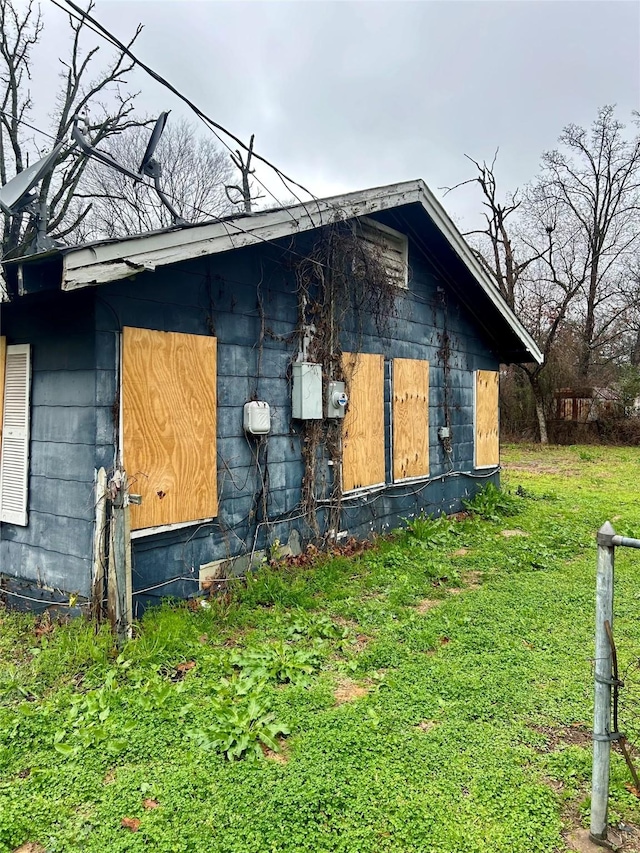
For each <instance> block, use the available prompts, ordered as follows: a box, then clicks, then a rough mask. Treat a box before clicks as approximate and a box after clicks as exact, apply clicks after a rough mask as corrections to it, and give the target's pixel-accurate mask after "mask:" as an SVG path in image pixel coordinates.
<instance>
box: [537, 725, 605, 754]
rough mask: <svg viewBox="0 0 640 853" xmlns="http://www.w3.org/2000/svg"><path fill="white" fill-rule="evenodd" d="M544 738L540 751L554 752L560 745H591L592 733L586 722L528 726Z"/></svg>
mask: <svg viewBox="0 0 640 853" xmlns="http://www.w3.org/2000/svg"><path fill="white" fill-rule="evenodd" d="M529 728H530V729H533V731H534V732H538V734H541V735H543V736H544V738H545V739H546V741H547V743H546V745H545V746H544V747H542V748H541V750H540V751H541V752H554V751H555V750H556V749H558V747H560V746H591V741H592V735H591V732H590V731H589V727H588V726H587V725H586V723H573V724H572V725H570V726H529Z"/></svg>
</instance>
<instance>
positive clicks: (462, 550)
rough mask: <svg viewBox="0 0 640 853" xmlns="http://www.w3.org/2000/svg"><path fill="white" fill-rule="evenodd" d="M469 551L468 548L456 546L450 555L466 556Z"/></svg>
mask: <svg viewBox="0 0 640 853" xmlns="http://www.w3.org/2000/svg"><path fill="white" fill-rule="evenodd" d="M469 553H470V551H469V549H468V548H458V549H457V550H456V551H453V552H452V553H451V556H452V557H466V556H467V554H469Z"/></svg>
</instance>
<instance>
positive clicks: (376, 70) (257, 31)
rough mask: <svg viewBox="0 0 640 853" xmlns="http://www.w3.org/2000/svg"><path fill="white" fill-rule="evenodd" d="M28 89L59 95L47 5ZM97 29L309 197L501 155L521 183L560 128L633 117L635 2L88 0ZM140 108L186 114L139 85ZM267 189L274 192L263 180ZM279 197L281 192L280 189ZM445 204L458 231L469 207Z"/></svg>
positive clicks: (507, 182) (53, 16)
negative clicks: (127, 43)
mask: <svg viewBox="0 0 640 853" xmlns="http://www.w3.org/2000/svg"><path fill="white" fill-rule="evenodd" d="M43 11H44V12H45V30H44V33H43V37H42V47H41V48H40V49H39V51H40V52H39V53H38V54H37V56H38V60H37V61H38V63H39V64H38V67H37V70H38V75H37V77H36V80H35V81H34V87H35V88H34V92H35V94H36V97H37V99H38V103H37V111H38V113H40V114H41V109H42V104H43V103H45V102H46V101H47V99H49V103H51V99H52V98H53V97H54V85H55V82H56V81H55V78H54V76H53V75H52V74H51V68H52V65H51V63H50V62H48V61H44V62H43V60H44V57H45V56H48V57H49V58H50V59H52V58H53V57H55V56H56V55H62V53H63V52H64V43H65V38H66V28H67V25H66V22H65V19H64V16H63V14H62V13H61V12H60V11H59V10H58V9H56V8H55V7H53V6H52V5H50V4H48V3H47V0H43ZM94 14H95V16H96V17H97V18H98V19H99V20H100V21H101V22H102V23H104V24H105V26H107V27H108V28H109V29H110V30H111V31H112V32H113V33H114V34H116V35H117V36H118V37H120V38H121V39H123V40H126V38H127V37H128V36H129V35H130V34H131V33H132V32H133V30H134V28H135V26H136V24H137V23H138V22H141V23H143V24H144V31H143V33H142V35H141V36H140V38H139V40H138V42H137V44H136V48H135V49H136V51H137V53H138V54H139V56H140V58H141V59H143V60H144V61H145V62H147V63H148V64H149V65H151V66H152V67H154V68H155V69H156V70H157V71H159V72H160V73H161V74H163V75H164V76H165V77H166V78H168V79H169V80H170V81H171V82H172V83H173V84H174V85H175V86H176V87H177V88H179V89H181V90H182V91H183V92H184V93H185V94H187V95H188V96H189V97H190V98H191V99H192V100H194V101H195V102H196V103H197V104H198V105H199V106H200V107H201V108H202V109H203V110H204V111H205V112H208V113H209V114H210V115H211V116H212V117H214V118H215V119H216V120H217V121H219V122H220V123H221V124H223V125H225V126H227V127H229V128H230V129H231V130H233V131H234V132H235V133H237V134H238V135H239V136H241V137H243V138H246V139H247V140H248V137H249V135H250V134H251V133H255V134H256V148H257V149H258V150H259V151H260V152H261V153H263V154H264V155H265V156H267V157H268V158H270V159H271V160H273V161H274V162H275V163H276V164H277V165H278V166H279V167H280V168H281V169H282V170H283V171H285V172H287V173H289V174H290V175H292V176H293V177H294V178H296V179H297V180H299V181H300V182H301V183H303V184H305V185H306V186H308V187H309V188H310V189H311V190H312V191H313V192H315V193H316V194H317V195H320V196H322V195H329V194H334V193H339V192H344V191H348V190H357V189H363V188H365V187H370V186H378V185H381V184H388V183H393V182H395V181H402V180H408V179H412V178H418V177H421V178H424V179H425V180H426V182H427V183H428V184H429V185H430V186H431V188H432V189H433V190H434V191H435V192H436V194H437V195H438V196H439V197H442V193H441V192H439V191H438V187H442V186H444V185H448V184H452V183H456V182H458V181H460V180H463V179H464V178H465V177H469V176H470V175H471V174H472V170H471V169H470V166H469V164H468V162H467V161H466V160H465V159H464V154H465V153H466V154H470V155H472V156H473V157H475V158H480V159H482V158H490V157H492V155H493V152H494V150H495V148H496V147H497V146H500V155H499V159H498V174H499V179H500V181H501V183H502V185H503V186H504V188H505V189H507V188H509V189H513V188H515V187H516V186H518V185H520V184H522V183H525V182H526V181H528V180H529V179H530V178H531V177H533V175H534V174H535V172H536V169H537V164H538V162H539V156H540V153H541V152H542V151H543V150H545V149H549V148H552V147H554V144H555V141H556V139H557V136H558V134H559V133H560V131H561V129H562V127H563V126H564V125H565V124H567V123H569V122H574V123H577V124H582V125H588V124H589V123H591V121H592V120H593V118H594V117H595V114H596V111H597V109H598V107H599V106H601V105H603V104H609V103H615V104H617V105H618V115H619V117H620V118H622V119H624V120H628V119H629V118H630V116H631V111H632V110H634V109H637V108H638V107H639V106H640V3H638V2H634V0H629V2H626V0H623V2H618V0H605V1H604V2H582V0H558V2H556V0H537V2H526V0H522V2H521V1H520V0H501V2H495V0H491V2H488V0H475V2H462V0H461V2H452V0H448V2H402V0H386V2H377V0H375V2H374V0H360V2H349V0H343V1H342V2H326V0H318V2H311V0H295V2H272V0H262V2H248V0H247V2H244V0H233V2H213V0H209V2H206V0H201V1H200V2H189V0H179V2H178V0H167V2H159V0H144V1H139V2H132V0H97V5H96V8H95V11H94ZM131 83H132V86H134V87H135V88H137V89H140V90H141V94H140V96H139V99H138V109H139V111H140V112H141V113H155V112H159V111H160V110H162V109H167V108H171V109H172V110H173V111H174V112H173V113H172V116H177V115H180V114H184V115H187V114H188V109H187V108H185V107H183V106H182V105H181V104H180V102H179V101H178V100H177V99H175V98H174V96H172V95H170V93H169V92H166V91H165V90H163V89H162V87H161V86H160V85H159V84H157V83H156V82H155V81H153V80H151V79H150V78H149V77H147V76H146V75H145V74H144V73H138V74H136V75H134V76H132V79H131ZM270 185H271V186H272V187H273V188H274V190H275V189H276V184H274V183H273V182H272V181H270ZM277 192H278V193H280V195H282V194H284V190H282V188H280V189H279V190H277ZM445 204H446V206H447V208H448V209H449V210H450V212H451V213H452V214H453V215H454V216H455V217H456V218H457V219H458V221H460V222H462V223H463V224H464V223H466V222H469V220H470V217H471V216H472V211H473V210H474V208H475V209H477V208H478V207H479V201H477V200H476V199H475V198H474V196H473V195H472V194H470V193H468V192H461V193H454V194H451V195H449V196H448V197H447V199H446V201H445Z"/></svg>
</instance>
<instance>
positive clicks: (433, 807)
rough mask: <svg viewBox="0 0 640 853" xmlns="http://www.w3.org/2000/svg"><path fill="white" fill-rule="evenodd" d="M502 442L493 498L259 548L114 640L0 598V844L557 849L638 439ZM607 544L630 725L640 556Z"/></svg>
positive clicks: (623, 809)
mask: <svg viewBox="0 0 640 853" xmlns="http://www.w3.org/2000/svg"><path fill="white" fill-rule="evenodd" d="M503 461H504V462H505V463H506V465H507V470H506V472H505V475H504V478H503V485H504V487H505V488H506V489H507V490H509V491H510V492H511V493H512V494H514V498H513V500H512V501H510V502H509V503H510V504H512V505H513V507H512V508H513V509H515V512H516V514H515V515H513V516H512V517H506V518H505V517H504V516H502V515H501V513H500V512H499V511H498V510H496V507H495V505H494V504H491V502H488V503H487V506H486V507H485V510H486V514H487V515H489V516H492V515H493V516H494V520H493V521H491V520H485V519H481V518H478V517H477V516H474V517H472V518H468V519H464V520H458V521H449V520H441V521H440V522H437V523H433V522H430V521H423V520H420V519H414V520H412V522H411V523H410V524H409V527H408V528H407V530H405V531H404V532H402V533H400V534H398V535H396V537H395V538H393V539H392V540H391V541H387V542H381V543H379V545H378V546H377V547H376V548H374V549H372V550H370V551H366V552H364V553H363V554H361V555H359V556H356V557H352V558H345V557H342V556H338V557H334V558H332V559H327V560H324V561H320V562H318V563H317V564H316V565H314V566H312V567H305V568H288V569H283V568H276V569H270V568H265V570H264V571H262V572H261V573H259V574H258V576H257V577H256V578H255V579H254V580H252V581H251V582H250V583H249V585H248V586H247V587H242V588H238V589H237V590H236V591H235V592H234V594H233V596H232V597H231V599H230V600H229V599H227V600H220V601H217V602H214V603H213V604H212V606H210V607H208V608H205V607H200V608H198V609H196V610H193V609H189V608H188V607H186V606H184V605H178V606H170V605H168V604H167V605H166V606H163V607H161V608H158V609H156V610H154V611H151V612H149V613H148V614H147V615H146V617H145V619H144V620H143V623H142V625H141V626H140V628H139V632H138V634H137V636H136V638H135V639H134V640H132V641H131V642H130V643H129V644H128V645H127V646H126V648H125V649H124V651H123V652H122V654H121V655H120V656H116V654H115V653H114V651H113V649H112V647H111V642H110V637H109V635H108V633H107V632H106V631H101V632H100V633H99V634H98V635H97V636H96V635H95V634H94V632H93V630H92V628H91V626H90V625H88V624H86V623H84V622H82V621H80V620H77V621H74V622H73V623H71V624H69V625H62V626H56V627H54V628H53V630H50V631H49V630H48V629H47V626H46V624H45V625H42V624H40V625H38V624H37V623H36V622H35V620H34V619H33V617H30V616H28V615H23V614H15V613H8V612H1V613H0V851H3V853H4V851H11V850H13V849H14V848H15V847H17V846H18V845H20V844H22V843H24V842H27V841H31V842H34V843H38V844H40V845H42V849H45V850H47V851H50V853H53V851H65V853H72V851H83V853H94V851H95V853H98V851H100V853H102V851H104V850H109V851H111V853H119V851H123V853H124V851H143V850H145V851H147V850H153V851H157V853H169V851H180V853H188V851H194V853H195V851H202V850H207V851H210V853H234V851H242V853H250V851H255V853H258V851H259V853H266V851H271V853H275V851H278V853H280V852H281V853H285V851H291V853H293V852H294V851H295V853H301V851H313V853H324V851H327V853H328V851H343V852H344V853H347V851H349V853H366V852H367V851H371V853H378V851H380V853H384V852H385V851H416V853H417V852H418V851H420V853H424V851H430V853H431V851H433V853H475V851H478V853H480V851H482V853H488V851H489V852H490V853H536V851H540V853H543V851H544V853H550V851H561V850H564V849H565V846H564V841H563V830H564V829H565V828H566V826H567V823H568V822H571V821H573V822H575V821H579V820H580V819H581V818H582V819H584V818H585V817H587V815H588V799H587V794H588V779H589V775H590V750H589V740H588V735H587V730H588V728H589V726H590V719H591V713H592V710H591V695H592V673H591V662H590V656H591V655H592V645H593V640H592V637H593V599H594V567H595V546H594V535H595V531H596V529H597V527H599V526H600V524H601V523H602V522H603V521H604V520H605V519H607V518H610V519H612V520H613V521H614V525H615V526H616V528H617V530H618V532H621V533H624V534H627V535H634V534H635V535H640V517H639V513H638V507H637V497H636V495H637V481H638V477H639V476H640V454H639V453H638V452H637V451H635V450H632V449H611V448H607V449H602V448H592V447H590V448H588V449H586V448H584V449H583V448H563V449H558V448H550V449H545V450H541V449H540V448H533V447H531V448H529V447H518V448H507V449H506V451H505V453H504V459H503ZM518 487H520V488H519V492H520V493H521V494H524V496H520V497H516V496H515V492H516V489H517V488H518ZM507 509H509V507H508V506H507ZM505 531H506V534H507V535H505ZM523 534H525V535H523ZM616 569H617V582H616V623H615V634H616V638H617V641H618V646H619V656H620V659H621V663H622V667H623V668H626V667H627V666H631V671H630V677H629V681H630V689H629V691H628V693H627V696H626V697H625V696H623V700H622V701H623V705H622V709H621V718H622V724H623V727H624V729H625V730H626V731H627V732H628V734H629V736H630V738H631V740H632V741H633V740H634V739H635V740H636V742H640V731H639V727H638V721H637V713H636V712H637V710H638V702H640V691H639V690H638V684H637V683H635V682H634V678H635V679H636V682H637V681H638V679H639V677H640V676H639V674H638V673H637V672H636V669H635V668H633V666H632V664H633V662H634V661H635V660H636V659H637V658H638V657H640V623H639V621H638V619H637V611H638V599H639V597H640V593H639V592H638V590H639V589H640V586H639V581H640V555H638V554H637V553H634V552H629V551H624V550H623V549H619V550H618V555H617V566H616ZM634 688H635V692H634ZM634 703H635V704H634ZM287 732H289V734H288V736H286V737H284V735H285V734H286V733H287ZM221 749H227V750H228V751H229V752H230V753H232V752H233V751H234V750H236V751H242V750H243V749H245V750H246V752H245V756H246V757H245V758H243V759H242V760H227V758H226V757H225V756H224V755H223V754H221V752H220V750H221ZM627 781H628V774H627V771H626V768H625V766H624V764H623V763H622V761H621V759H620V757H619V756H617V755H616V756H614V761H613V795H612V802H611V819H612V820H613V821H619V820H622V819H623V820H625V821H627V822H629V821H636V822H637V821H638V820H639V819H640V809H639V808H638V800H636V799H635V798H634V797H633V796H632V795H631V794H630V793H628V791H627V790H626V788H625V782H627ZM123 819H125V825H122V821H123Z"/></svg>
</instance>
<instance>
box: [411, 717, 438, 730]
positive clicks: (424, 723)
mask: <svg viewBox="0 0 640 853" xmlns="http://www.w3.org/2000/svg"><path fill="white" fill-rule="evenodd" d="M437 725H438V724H437V723H436V721H435V720H420V722H419V723H418V725H417V726H416V727H415V728H416V729H420V731H421V732H430V731H431V729H435V727H436V726H437Z"/></svg>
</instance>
